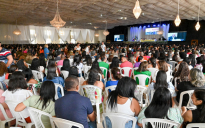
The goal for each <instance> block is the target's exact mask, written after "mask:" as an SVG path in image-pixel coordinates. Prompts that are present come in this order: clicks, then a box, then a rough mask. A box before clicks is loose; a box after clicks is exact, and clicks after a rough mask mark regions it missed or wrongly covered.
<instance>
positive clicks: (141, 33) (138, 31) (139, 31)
mask: <svg viewBox="0 0 205 128" xmlns="http://www.w3.org/2000/svg"><path fill="white" fill-rule="evenodd" d="M169 27H170V25H169V24H167V25H162V26H160V27H159V30H160V31H163V37H164V38H166V39H167V37H168V32H169ZM145 30H146V27H145V26H140V27H130V28H128V40H129V41H133V39H134V38H135V37H137V38H138V41H140V40H141V39H153V38H154V39H157V40H158V39H159V38H160V37H161V35H145Z"/></svg>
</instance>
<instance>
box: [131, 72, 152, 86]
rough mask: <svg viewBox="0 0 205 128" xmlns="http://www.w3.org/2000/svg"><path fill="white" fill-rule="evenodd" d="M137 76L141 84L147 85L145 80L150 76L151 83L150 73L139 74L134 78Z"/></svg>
mask: <svg viewBox="0 0 205 128" xmlns="http://www.w3.org/2000/svg"><path fill="white" fill-rule="evenodd" d="M136 78H138V79H139V85H142V86H146V85H145V81H146V79H147V78H149V83H150V79H151V78H150V76H148V75H143V74H139V75H135V76H134V80H135V81H136Z"/></svg>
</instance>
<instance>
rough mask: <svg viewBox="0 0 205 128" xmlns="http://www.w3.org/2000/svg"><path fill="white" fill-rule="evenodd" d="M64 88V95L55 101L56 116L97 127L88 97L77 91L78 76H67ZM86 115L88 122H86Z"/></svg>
mask: <svg viewBox="0 0 205 128" xmlns="http://www.w3.org/2000/svg"><path fill="white" fill-rule="evenodd" d="M65 88H66V90H67V92H66V93H65V96H64V97H62V98H60V99H58V100H57V101H56V102H55V114H56V117H58V118H62V119H66V120H70V121H74V122H77V123H80V124H82V125H83V126H84V128H97V125H96V121H95V119H96V115H95V113H94V111H93V107H92V104H91V102H90V99H88V98H87V97H84V96H81V95H80V94H79V93H78V90H79V81H78V77H76V76H69V77H68V78H67V79H66V80H65ZM74 99H75V100H74ZM87 117H88V119H89V120H90V122H87Z"/></svg>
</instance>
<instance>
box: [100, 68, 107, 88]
mask: <svg viewBox="0 0 205 128" xmlns="http://www.w3.org/2000/svg"><path fill="white" fill-rule="evenodd" d="M100 69H101V70H102V72H103V74H104V72H106V73H105V76H104V80H105V82H104V84H105V83H106V82H107V68H105V67H100Z"/></svg>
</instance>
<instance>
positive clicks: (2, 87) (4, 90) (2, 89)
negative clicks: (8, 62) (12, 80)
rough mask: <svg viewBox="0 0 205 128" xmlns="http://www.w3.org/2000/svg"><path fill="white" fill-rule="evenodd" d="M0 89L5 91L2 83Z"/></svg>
mask: <svg viewBox="0 0 205 128" xmlns="http://www.w3.org/2000/svg"><path fill="white" fill-rule="evenodd" d="M0 89H2V90H4V86H3V84H2V83H1V82H0ZM4 91H5V90H4Z"/></svg>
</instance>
